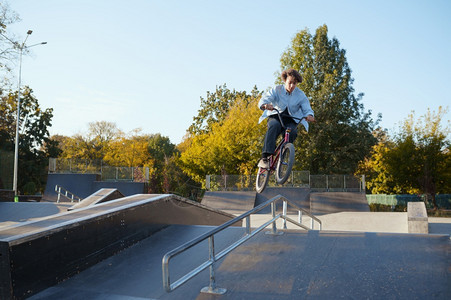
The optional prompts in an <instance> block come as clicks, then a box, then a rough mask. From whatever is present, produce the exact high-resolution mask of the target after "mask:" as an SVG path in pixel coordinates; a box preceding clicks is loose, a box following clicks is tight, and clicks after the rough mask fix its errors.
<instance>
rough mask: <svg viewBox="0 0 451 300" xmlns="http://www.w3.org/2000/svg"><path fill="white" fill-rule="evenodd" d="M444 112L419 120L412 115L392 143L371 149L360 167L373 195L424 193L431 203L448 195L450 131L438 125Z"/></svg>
mask: <svg viewBox="0 0 451 300" xmlns="http://www.w3.org/2000/svg"><path fill="white" fill-rule="evenodd" d="M446 112H447V109H443V108H442V107H439V109H438V112H437V113H435V112H431V111H430V110H428V111H427V113H426V114H425V115H423V116H421V117H420V118H419V119H418V120H415V115H414V113H412V114H410V115H409V117H408V118H407V119H406V120H405V121H404V123H403V124H402V126H401V127H400V130H399V132H398V133H397V134H395V136H394V137H393V138H392V139H387V140H386V141H382V142H381V143H380V144H379V145H377V146H375V147H374V148H373V151H372V156H371V158H370V159H368V160H366V161H365V162H364V163H363V164H362V165H361V172H363V171H367V172H368V173H369V174H370V176H368V180H367V185H368V188H370V189H371V191H372V193H381V192H382V193H389V194H392V193H395V194H396V193H423V194H428V195H431V197H432V199H433V201H434V200H435V194H437V193H450V192H451V184H450V182H451V152H450V141H449V139H448V135H449V133H450V132H451V131H450V127H449V124H448V126H446V127H444V128H443V127H442V124H441V123H442V121H443V116H444V115H445V114H446ZM448 122H449V121H448ZM374 174H377V177H375V176H374ZM434 203H435V201H434Z"/></svg>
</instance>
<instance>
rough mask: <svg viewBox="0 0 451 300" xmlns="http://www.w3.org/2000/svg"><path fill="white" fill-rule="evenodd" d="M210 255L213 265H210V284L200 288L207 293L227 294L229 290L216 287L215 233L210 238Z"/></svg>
mask: <svg viewBox="0 0 451 300" xmlns="http://www.w3.org/2000/svg"><path fill="white" fill-rule="evenodd" d="M208 256H209V258H210V261H211V265H210V285H209V286H206V287H204V288H202V289H201V290H200V292H201V293H206V294H218V295H222V294H225V292H227V289H224V288H217V287H216V279H215V262H216V257H215V240H214V235H212V236H210V237H209V238H208Z"/></svg>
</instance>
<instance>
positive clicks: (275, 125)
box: [262, 117, 298, 157]
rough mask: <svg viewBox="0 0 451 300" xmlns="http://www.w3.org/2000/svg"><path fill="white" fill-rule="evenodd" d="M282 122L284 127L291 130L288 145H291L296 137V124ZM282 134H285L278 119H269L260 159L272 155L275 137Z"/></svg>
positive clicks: (274, 147) (274, 148)
mask: <svg viewBox="0 0 451 300" xmlns="http://www.w3.org/2000/svg"><path fill="white" fill-rule="evenodd" d="M283 122H284V124H285V126H287V127H289V128H291V132H290V143H293V142H294V140H295V139H296V137H297V136H298V130H297V126H298V124H296V122H294V121H287V120H283ZM282 133H285V131H284V130H283V128H282V124H280V120H279V118H273V117H269V118H268V129H267V130H266V134H265V142H264V144H263V151H262V157H268V156H269V155H271V154H273V153H274V151H275V150H276V140H277V137H278V136H279V135H280V134H282Z"/></svg>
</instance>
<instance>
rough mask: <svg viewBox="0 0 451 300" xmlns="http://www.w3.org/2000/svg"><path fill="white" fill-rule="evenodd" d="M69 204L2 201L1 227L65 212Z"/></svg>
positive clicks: (0, 211) (0, 212)
mask: <svg viewBox="0 0 451 300" xmlns="http://www.w3.org/2000/svg"><path fill="white" fill-rule="evenodd" d="M69 206H70V205H69V204H56V203H50V202H0V229H1V228H4V227H8V226H13V225H17V224H21V223H24V222H28V221H31V220H39V219H42V218H46V217H49V216H52V215H56V214H59V213H62V212H65V211H66V210H67V208H68V207H69Z"/></svg>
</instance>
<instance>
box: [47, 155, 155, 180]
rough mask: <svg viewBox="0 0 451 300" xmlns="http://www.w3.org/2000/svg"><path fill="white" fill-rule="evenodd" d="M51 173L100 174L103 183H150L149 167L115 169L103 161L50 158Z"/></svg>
mask: <svg viewBox="0 0 451 300" xmlns="http://www.w3.org/2000/svg"><path fill="white" fill-rule="evenodd" d="M49 173H59V174H100V175H101V180H102V181H134V182H148V181H149V168H148V167H145V168H144V167H115V166H109V165H106V164H105V163H104V162H103V161H101V160H86V159H65V158H50V159H49Z"/></svg>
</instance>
